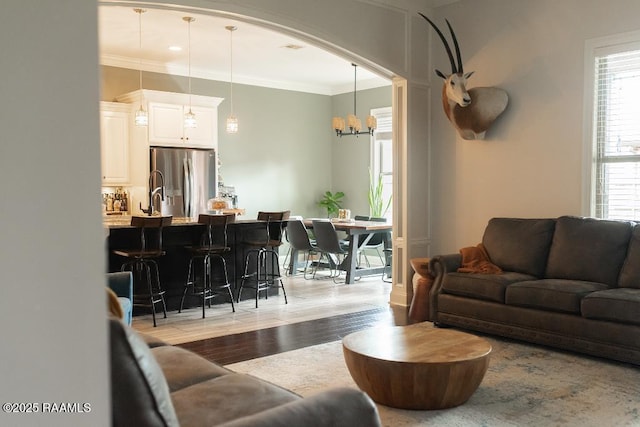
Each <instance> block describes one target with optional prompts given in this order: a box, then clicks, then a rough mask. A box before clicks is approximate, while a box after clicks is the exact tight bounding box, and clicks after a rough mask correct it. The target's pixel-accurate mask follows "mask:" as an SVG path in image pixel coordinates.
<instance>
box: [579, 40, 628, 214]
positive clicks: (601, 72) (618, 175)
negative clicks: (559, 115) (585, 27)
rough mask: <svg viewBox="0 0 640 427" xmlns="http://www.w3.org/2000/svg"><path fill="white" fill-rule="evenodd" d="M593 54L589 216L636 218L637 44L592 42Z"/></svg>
mask: <svg viewBox="0 0 640 427" xmlns="http://www.w3.org/2000/svg"><path fill="white" fill-rule="evenodd" d="M638 40H640V38H639V39H638ZM592 55H593V56H592V57H593V59H594V61H593V63H592V66H594V70H593V72H594V78H593V82H594V85H593V88H592V90H593V97H594V98H593V115H592V117H593V126H592V136H591V138H592V144H593V159H594V162H593V179H592V201H591V205H592V206H591V210H592V215H594V216H596V217H598V218H606V219H625V220H640V44H639V43H629V42H626V43H618V44H615V45H611V44H609V45H608V46H601V47H595V48H594V49H593V51H592Z"/></svg>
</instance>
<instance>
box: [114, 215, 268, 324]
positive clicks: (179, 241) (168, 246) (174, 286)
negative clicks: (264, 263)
mask: <svg viewBox="0 0 640 427" xmlns="http://www.w3.org/2000/svg"><path fill="white" fill-rule="evenodd" d="M103 224H104V228H105V234H106V235H107V236H106V246H107V256H108V258H107V263H108V265H107V268H108V271H109V272H114V271H120V268H121V266H122V263H123V262H124V261H125V259H124V258H122V257H120V256H118V255H116V254H114V253H113V251H114V250H115V249H123V248H129V249H131V248H139V247H140V230H139V229H138V228H136V227H132V226H131V225H130V224H131V216H128V215H122V216H109V217H106V218H104V220H103ZM262 226H264V227H266V222H264V221H258V220H238V219H236V221H235V222H232V223H230V224H229V225H228V227H227V237H228V245H229V246H230V247H231V251H230V252H229V253H228V254H226V255H225V261H226V263H227V272H228V275H229V282H230V283H231V287H232V291H233V293H234V295H236V292H237V289H238V287H239V286H240V280H241V276H242V272H243V270H244V254H245V248H244V247H243V245H242V243H240V242H241V240H242V236H243V234H244V233H247V232H250V231H251V230H255V229H256V228H259V227H262ZM204 229H205V228H204V226H203V225H201V224H198V221H197V219H196V218H189V217H174V218H173V219H172V222H171V225H170V226H169V227H166V228H164V229H163V232H162V248H163V249H164V250H165V252H166V254H165V255H164V256H162V257H160V258H158V259H157V262H158V268H159V271H160V282H161V284H162V287H163V289H164V290H165V291H166V294H165V299H166V303H167V310H170V311H171V310H177V309H178V308H179V306H180V299H181V297H182V291H183V289H184V285H185V281H186V278H187V272H188V268H189V259H190V256H191V254H190V252H189V251H188V250H187V249H186V248H185V247H186V246H189V245H198V244H199V243H200V238H201V236H202V233H203V232H204ZM277 294H278V289H277V288H273V289H270V290H269V296H271V295H277ZM254 298H255V294H253V293H252V292H251V290H249V289H247V291H246V292H243V300H246V299H254ZM213 302H214V303H225V304H227V303H228V298H226V297H224V296H220V297H217V298H215V299H213ZM197 306H200V301H199V300H198V298H195V297H192V298H189V297H187V298H186V299H185V303H184V307H185V308H188V307H197ZM139 311H140V312H138V307H136V311H135V312H134V315H135V314H143V313H147V312H148V311H149V310H146V309H139Z"/></svg>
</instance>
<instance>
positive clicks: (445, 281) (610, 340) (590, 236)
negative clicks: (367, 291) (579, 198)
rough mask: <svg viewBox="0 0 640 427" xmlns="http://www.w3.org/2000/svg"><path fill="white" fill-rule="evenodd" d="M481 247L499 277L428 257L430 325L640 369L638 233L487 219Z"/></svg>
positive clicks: (615, 224)
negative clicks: (462, 269)
mask: <svg viewBox="0 0 640 427" xmlns="http://www.w3.org/2000/svg"><path fill="white" fill-rule="evenodd" d="M482 243H483V245H484V247H485V249H486V252H487V254H488V255H489V258H490V260H491V262H492V263H494V264H496V265H497V266H499V267H500V268H502V270H503V273H502V274H476V273H458V272H457V269H458V268H459V267H460V266H461V261H462V256H461V255H460V254H450V255H441V256H436V257H433V258H432V259H431V261H430V265H429V268H430V270H431V272H432V273H433V274H434V275H435V279H434V282H433V285H432V287H431V290H430V294H429V308H430V316H431V319H430V320H432V321H433V322H435V323H436V324H437V325H441V326H444V325H450V326H456V327H460V328H464V329H469V330H475V331H480V332H485V333H490V334H495V335H500V336H505V337H510V338H516V339H520V340H524V341H529V342H533V343H538V344H544V345H548V346H553V347H557V348H561V349H567V350H572V351H576V352H581V353H586V354H590V355H594V356H600V357H606V358H610V359H615V360H619V361H624V362H630V363H633V364H638V365H640V225H636V224H635V223H633V222H624V221H605V220H598V219H594V218H582V217H572V216H563V217H560V218H557V219H521V218H493V219H491V220H490V221H489V223H488V225H487V227H486V229H485V231H484V235H483V237H482Z"/></svg>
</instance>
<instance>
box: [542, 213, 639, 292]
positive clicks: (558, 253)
mask: <svg viewBox="0 0 640 427" xmlns="http://www.w3.org/2000/svg"><path fill="white" fill-rule="evenodd" d="M631 230H632V224H631V223H630V222H623V221H605V220H600V219H594V218H578V217H571V216H563V217H560V218H558V220H557V221H556V231H555V233H554V235H553V242H552V243H551V250H550V251H549V261H548V263H547V271H546V274H545V277H547V278H549V279H571V280H584V281H587V282H597V283H604V284H606V285H608V286H616V284H617V283H618V275H619V273H620V269H621V268H622V264H623V263H624V260H625V257H626V255H627V248H628V246H629V240H630V238H631Z"/></svg>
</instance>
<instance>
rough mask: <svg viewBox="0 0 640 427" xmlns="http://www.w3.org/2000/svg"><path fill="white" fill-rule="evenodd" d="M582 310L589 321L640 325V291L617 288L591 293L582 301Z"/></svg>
mask: <svg viewBox="0 0 640 427" xmlns="http://www.w3.org/2000/svg"><path fill="white" fill-rule="evenodd" d="M581 309H582V316H583V317H586V318H587V319H598V320H609V321H612V322H622V323H632V324H634V325H640V289H634V288H617V289H607V290H605V291H599V292H593V293H590V294H589V295H587V296H585V297H584V298H583V299H582V304H581Z"/></svg>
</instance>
